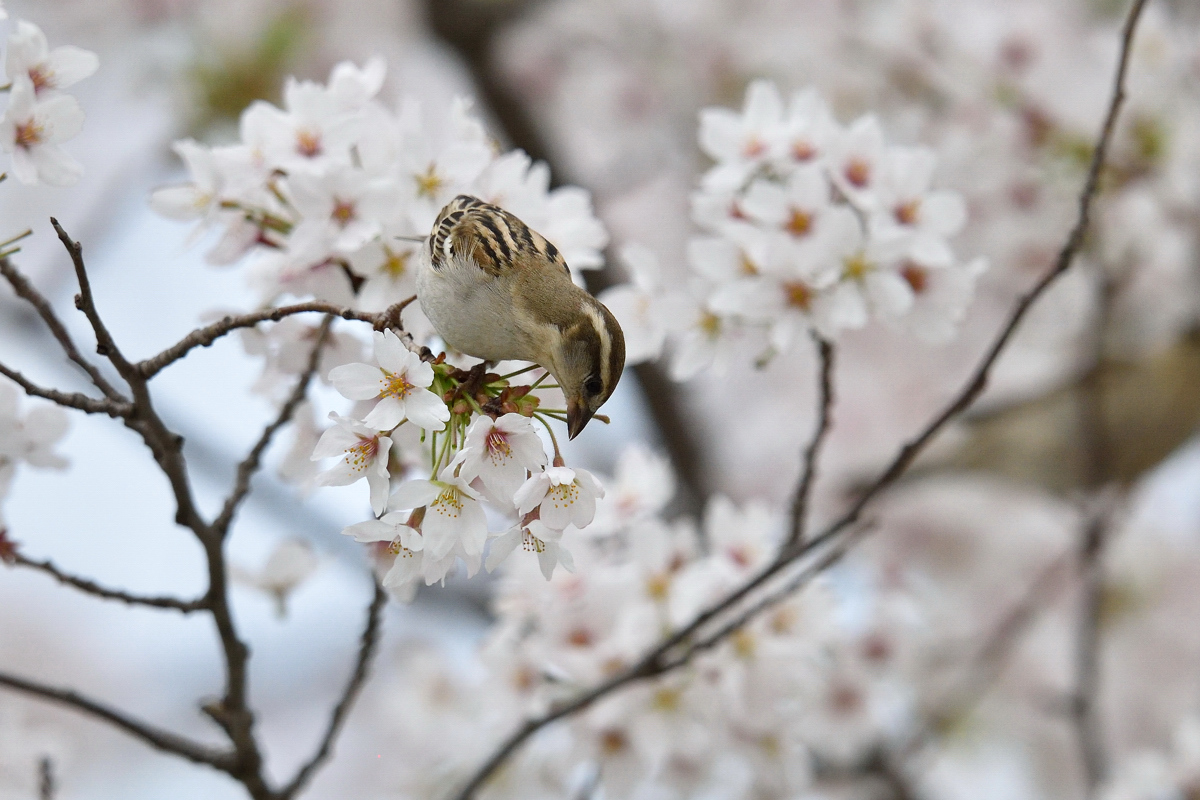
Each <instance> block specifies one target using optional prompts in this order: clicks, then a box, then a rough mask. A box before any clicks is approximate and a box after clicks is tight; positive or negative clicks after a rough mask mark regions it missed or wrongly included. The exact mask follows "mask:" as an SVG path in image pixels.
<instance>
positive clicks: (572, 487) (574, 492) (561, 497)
mask: <svg viewBox="0 0 1200 800" xmlns="http://www.w3.org/2000/svg"><path fill="white" fill-rule="evenodd" d="M546 496H547V499H550V500H551V502H552V503H554V507H555V508H567V507H570V506H573V505H575V501H576V500H578V499H579V486H578V485H576V484H574V483H563V484H559V485H558V486H553V487H551V489H550V491H549V492H547V493H546Z"/></svg>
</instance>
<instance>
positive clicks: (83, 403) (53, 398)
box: [0, 364, 133, 418]
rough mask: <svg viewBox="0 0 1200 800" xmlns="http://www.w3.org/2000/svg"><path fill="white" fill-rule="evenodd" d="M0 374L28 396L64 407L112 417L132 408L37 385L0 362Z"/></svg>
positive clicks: (110, 401) (114, 402) (124, 403)
mask: <svg viewBox="0 0 1200 800" xmlns="http://www.w3.org/2000/svg"><path fill="white" fill-rule="evenodd" d="M0 375H3V376H4V377H6V378H8V379H9V380H11V381H12V382H13V383H15V384H17V385H18V386H20V387H21V388H22V389H23V390H24V391H25V394H27V395H29V396H30V397H40V398H42V399H43V400H49V401H50V402H52V403H55V404H57V405H60V406H63V407H64V408H74V409H76V410H77V411H83V412H85V413H87V414H107V415H108V416H110V417H113V418H118V417H124V416H126V415H127V414H129V413H130V411H132V410H133V406H131V405H130V404H129V403H126V402H117V401H114V400H108V399H103V400H101V399H97V398H95V397H88V396H87V395H86V394H81V393H79V392H60V391H59V390H57V389H47V388H45V387H44V386H38V385H37V384H36V383H34V382H33V381H31V380H29V379H28V378H26V377H25V376H24V375H22V374H21V373H19V372H17V371H16V370H15V369H12V368H10V367H7V366H5V365H4V364H0Z"/></svg>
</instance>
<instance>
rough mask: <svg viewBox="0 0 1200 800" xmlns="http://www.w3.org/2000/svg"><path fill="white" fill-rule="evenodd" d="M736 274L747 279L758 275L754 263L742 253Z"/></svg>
mask: <svg viewBox="0 0 1200 800" xmlns="http://www.w3.org/2000/svg"><path fill="white" fill-rule="evenodd" d="M738 272H740V273H741V274H742V275H745V276H746V277H748V278H753V277H754V276H755V275H757V274H758V267H756V266H754V262H753V261H751V260H750V256H748V255H746V254H745V253H742V257H741V259H740V260H739V261H738Z"/></svg>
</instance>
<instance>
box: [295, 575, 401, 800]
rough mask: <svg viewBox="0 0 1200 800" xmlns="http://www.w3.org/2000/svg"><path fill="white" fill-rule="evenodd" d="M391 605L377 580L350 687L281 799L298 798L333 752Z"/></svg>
mask: <svg viewBox="0 0 1200 800" xmlns="http://www.w3.org/2000/svg"><path fill="white" fill-rule="evenodd" d="M386 603H387V592H386V591H384V588H383V587H382V586H381V585H380V584H379V581H378V579H376V580H375V596H374V597H373V598H372V599H371V605H370V607H369V608H368V609H367V624H366V627H365V628H363V632H362V638H361V640H360V643H359V647H358V660H357V661H356V662H355V664H354V672H353V673H352V674H351V675H350V680H349V681H347V683H346V688H345V689H343V690H342V698H341V699H340V700H339V701H338V704H337V705H336V706H334V708H333V713H332V714H331V715H330V717H329V724H328V726H327V727H326V729H325V735H324V736H323V737H321V744H320V746H319V747H318V748H317V751H316V753H314V754H313V756H312V758H310V759H309V760H308V762H307V763H306V764H304V766H303V767H301V768H300V770H299V772H297V773H296V777H294V778H292V780H291V781H290V782H289V783H288V784H287V786H285V787H283V788H282V789H280V790H279V793H278V794H279V798H280V800H289V798H291V797H293V796H295V795H296V793H298V792H300V791H301V790H302V789H304V787H305V786H306V785H307V784H308V781H309V780H310V779H311V778H312V776H313V773H315V772H316V771H317V769H319V768H320V766H321V765H322V764H323V763H324V762H325V760H326V759H328V758H329V756H330V755H331V754H332V752H333V742H334V740H335V739H336V738H337V735H338V733H340V732H341V730H342V725H343V724H345V722H346V717H347V716H349V714H350V709H351V708H352V707H353V706H354V701H355V700H356V699H358V695H359V693H360V692H361V691H362V688H363V684H364V683H365V682H366V680H367V670H368V669H369V668H370V665H371V658H372V656H374V654H375V646H376V645H377V644H378V643H379V625H380V620H381V619H382V617H383V607H384V605H385V604H386Z"/></svg>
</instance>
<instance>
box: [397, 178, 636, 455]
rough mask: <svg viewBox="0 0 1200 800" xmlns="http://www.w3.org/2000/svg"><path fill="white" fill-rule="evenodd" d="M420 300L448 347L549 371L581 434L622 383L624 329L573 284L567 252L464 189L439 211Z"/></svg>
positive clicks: (573, 429)
mask: <svg viewBox="0 0 1200 800" xmlns="http://www.w3.org/2000/svg"><path fill="white" fill-rule="evenodd" d="M425 256H426V257H425V258H424V259H423V260H422V261H423V264H422V268H421V270H420V271H419V272H418V276H417V296H418V298H419V299H420V302H421V307H422V308H423V309H424V310H425V314H426V316H428V317H429V319H430V321H431V322H433V324H434V327H435V328H437V330H438V333H440V334H441V336H442V338H443V339H444V340H445V341H446V343H447V344H448V345H450V346H451V347H454V348H455V349H457V350H460V351H462V352H463V353H466V354H467V355H473V356H476V357H478V358H483V359H485V360H488V361H505V360H518V361H532V362H534V363H537V364H539V365H541V366H543V367H545V368H546V369H547V370H549V372H550V373H551V374H552V375H553V376H554V377H555V379H556V380H557V381H558V384H559V386H560V387H562V390H563V394H564V395H566V398H567V416H568V430H569V432H570V435H571V438H575V436H577V435H578V434H579V432H580V431H581V430H583V428H584V426H585V425H586V424H587V422H588V420H590V419H591V418H592V416H593V415H594V414H595V413H596V409H598V408H599V407H600V406H601V405H602V404H603V403H604V401H605V400H607V399H608V398H609V396H610V395H611V394H612V391H613V389H615V388H616V385H617V382H618V381H619V380H620V378H621V372H622V370H623V369H624V366H625V339H624V335H623V334H622V332H621V326H620V325H619V324H618V323H617V320H616V318H615V317H613V315H612V313H611V312H609V310H608V309H607V308H605V307H604V305H603V304H602V303H600V301H598V300H596V298H594V297H592V296H591V295H590V294H588V293H587V292H586V291H584V290H583V289H581V288H579V287H578V286H576V285H575V284H574V283H573V282H572V280H571V271H570V269H568V267H567V263H566V261H565V260H564V259H563V256H562V253H561V252H560V251H559V250H558V248H557V247H555V246H554V245H553V244H552V243H551V242H549V241H547V240H546V238H545V237H543V236H542V235H541V234H539V233H537V232H536V231H534V230H531V229H530V228H529V226H528V225H526V224H525V223H524V222H522V221H521V220H520V219H518V218H517V217H515V216H513V215H512V214H510V213H508V212H507V211H505V210H504V209H502V208H500V207H499V206H495V205H492V204H491V203H485V202H484V201H482V200H480V199H478V198H476V197H471V196H469V195H459V196H458V197H456V198H454V199H453V200H451V201H450V202H449V203H448V204H446V206H445V207H444V208H443V209H442V210H441V212H440V213H439V214H438V217H437V220H436V221H435V222H434V225H433V230H432V232H431V233H430V236H429V247H428V249H427V250H426V251H425Z"/></svg>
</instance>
